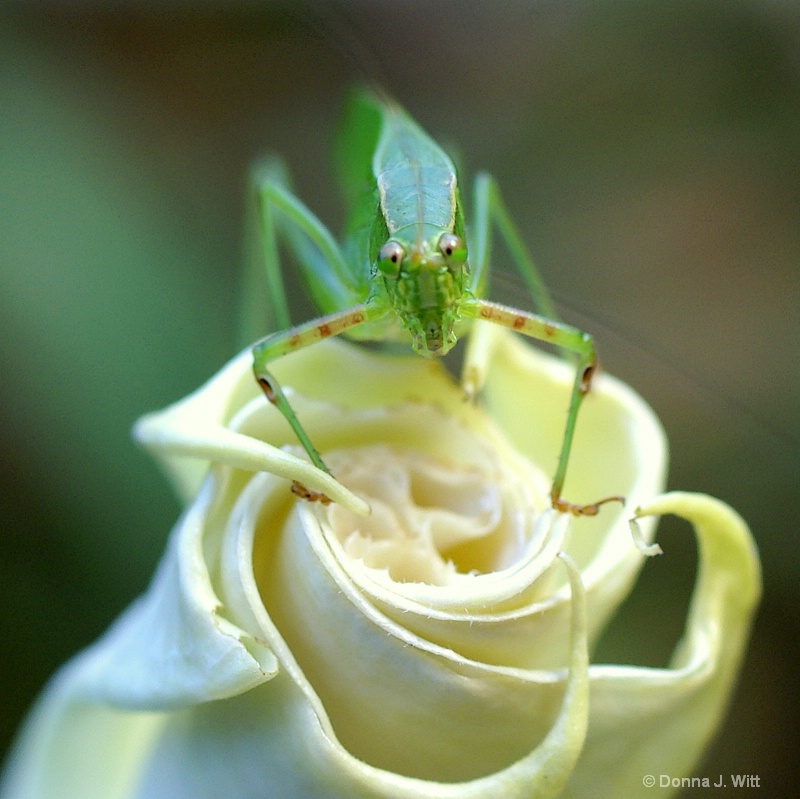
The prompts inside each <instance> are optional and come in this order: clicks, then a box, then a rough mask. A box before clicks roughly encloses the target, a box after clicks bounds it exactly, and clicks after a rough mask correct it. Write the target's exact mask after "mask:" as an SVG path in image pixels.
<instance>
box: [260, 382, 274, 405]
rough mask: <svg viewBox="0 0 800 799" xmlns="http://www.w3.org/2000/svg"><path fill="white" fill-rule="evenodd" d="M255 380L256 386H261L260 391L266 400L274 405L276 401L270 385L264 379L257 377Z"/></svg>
mask: <svg viewBox="0 0 800 799" xmlns="http://www.w3.org/2000/svg"><path fill="white" fill-rule="evenodd" d="M257 380H258V385H260V386H261V390H262V391H263V392H264V395H265V396H266V398H267V399H268V400H269V401H270V402H271V403H272V404H273V405H274V404H275V403H276V402H277V401H278V399H277V396H276V394H275V389H274V388H273V387H272V383H270V382H269V380H267V378H266V377H259V378H257Z"/></svg>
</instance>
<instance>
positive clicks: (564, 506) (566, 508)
mask: <svg viewBox="0 0 800 799" xmlns="http://www.w3.org/2000/svg"><path fill="white" fill-rule="evenodd" d="M550 499H551V500H552V503H553V508H554V509H555V510H557V511H560V512H561V513H571V514H572V515H573V516H597V514H598V513H600V506H601V505H605V504H606V503H607V502H619V503H621V504H622V505H624V504H625V497H606V498H605V499H601V500H599V501H598V502H593V503H591V504H590V505H575V504H573V503H572V502H567V501H566V500H564V499H561V497H559V496H556V495H554V494H551V496H550Z"/></svg>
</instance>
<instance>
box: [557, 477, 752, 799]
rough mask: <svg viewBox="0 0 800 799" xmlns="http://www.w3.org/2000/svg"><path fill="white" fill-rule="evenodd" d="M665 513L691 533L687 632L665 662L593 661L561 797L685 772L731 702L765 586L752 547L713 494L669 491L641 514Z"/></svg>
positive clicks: (622, 790) (629, 793)
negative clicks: (583, 721)
mask: <svg viewBox="0 0 800 799" xmlns="http://www.w3.org/2000/svg"><path fill="white" fill-rule="evenodd" d="M667 513H672V514H675V515H677V516H681V517H683V518H685V519H687V520H688V521H689V522H691V524H692V525H694V528H695V532H696V535H697V543H698V552H699V569H698V576H697V582H696V585H695V590H694V595H693V598H692V602H691V607H690V610H689V617H688V619H687V624H686V629H685V633H684V636H683V638H682V640H681V641H680V643H679V644H678V646H677V647H676V649H675V652H674V654H673V657H672V662H671V665H670V667H669V668H668V669H644V668H635V667H633V666H602V665H598V666H592V667H591V669H590V680H591V723H590V728H589V735H588V738H587V743H586V748H585V750H584V753H583V755H582V757H581V760H580V762H579V764H578V768H577V769H576V771H575V773H574V774H573V776H572V778H571V780H570V782H569V785H568V787H567V791H566V793H565V794H564V795H565V797H575V799H578V798H579V797H580V798H581V799H582V798H583V797H585V796H592V797H596V798H597V799H604V797H608V799H612V798H613V799H616V797H619V796H625V797H629V799H635V797H637V796H641V797H648V796H652V792H653V790H654V789H653V788H650V787H647V786H646V785H645V784H644V783H643V779H644V777H645V776H646V775H653V776H655V778H656V780H658V779H659V777H660V775H662V774H667V775H669V776H670V777H683V776H688V775H690V774H691V773H692V770H693V769H694V768H695V767H696V765H697V763H698V761H699V759H700V757H701V756H702V754H703V750H704V748H705V747H706V745H707V744H708V742H709V740H710V738H711V736H712V735H713V734H714V732H715V731H716V730H717V728H718V727H719V725H720V723H721V720H722V718H723V715H724V713H725V710H726V708H727V704H728V700H729V698H730V693H731V689H732V685H733V682H734V680H735V679H736V675H737V673H738V670H739V665H740V663H741V659H742V655H743V653H744V648H745V645H746V643H747V639H748V635H749V630H750V625H751V622H752V619H753V614H754V612H755V609H756V605H757V604H758V600H759V597H760V595H761V573H760V566H759V559H758V553H757V552H756V548H755V544H754V542H753V539H752V536H751V534H750V531H749V529H748V528H747V525H746V524H745V522H744V521H743V520H742V519H741V517H740V516H739V515H738V514H737V513H736V512H735V511H733V510H732V509H731V508H730V507H728V506H727V505H725V504H724V503H722V502H719V501H718V500H715V499H713V498H711V497H708V496H705V495H701V494H687V493H679V492H674V493H670V494H665V495H664V496H662V497H660V498H659V499H657V500H655V501H653V502H651V503H649V504H648V505H647V506H645V507H643V508H641V509H640V510H639V511H638V512H637V515H638V516H645V515H649V514H667ZM659 795H669V792H667V791H666V790H665V789H659Z"/></svg>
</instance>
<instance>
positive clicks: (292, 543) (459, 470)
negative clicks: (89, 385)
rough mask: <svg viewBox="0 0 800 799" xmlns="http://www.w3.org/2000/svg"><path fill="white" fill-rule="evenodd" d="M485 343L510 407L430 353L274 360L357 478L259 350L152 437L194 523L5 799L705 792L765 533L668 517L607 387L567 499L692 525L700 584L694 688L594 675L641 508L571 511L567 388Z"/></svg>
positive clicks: (657, 451)
mask: <svg viewBox="0 0 800 799" xmlns="http://www.w3.org/2000/svg"><path fill="white" fill-rule="evenodd" d="M487 341H489V339H487ZM487 346H490V347H491V348H492V358H491V359H490V361H489V363H490V368H489V372H488V374H487V383H486V387H485V390H484V396H483V401H484V403H485V406H486V407H487V408H488V409H489V413H486V412H485V411H484V410H482V409H481V408H480V407H477V406H475V405H473V404H471V403H467V402H465V401H464V399H463V394H462V392H461V391H460V389H459V388H458V387H457V386H456V385H455V384H454V383H453V382H452V380H451V379H450V378H449V377H448V376H447V374H446V373H445V372H444V371H443V370H442V369H441V368H439V367H438V366H437V365H436V364H433V363H431V362H428V361H425V360H423V359H420V358H416V357H390V356H386V355H376V354H373V353H368V352H365V351H363V350H361V349H358V348H356V347H354V346H351V345H348V344H344V343H342V342H334V341H329V342H324V343H321V344H319V345H316V346H314V347H311V348H309V349H307V350H304V351H301V352H298V353H296V354H294V355H293V356H292V357H289V358H285V359H283V360H281V361H279V362H277V363H276V364H275V373H276V376H277V377H278V379H279V380H280V381H281V382H282V384H283V386H284V388H285V389H286V391H287V394H288V395H289V396H290V398H291V402H292V404H293V407H295V410H296V411H297V413H298V415H299V417H300V418H301V419H302V421H303V424H304V425H305V426H306V428H307V429H308V430H309V433H310V434H311V436H312V438H313V440H314V441H315V443H316V444H317V446H318V447H319V448H320V449H321V450H322V451H323V452H324V453H325V457H326V460H327V461H328V464H329V466H331V468H332V471H333V472H334V474H335V475H336V476H337V477H338V478H339V479H340V480H341V481H342V483H343V484H344V485H341V484H340V483H339V482H338V481H336V480H333V479H332V478H330V477H328V476H326V475H320V474H319V473H318V472H317V471H316V470H314V469H313V468H312V467H311V466H310V465H309V464H308V463H307V462H306V460H305V459H304V458H303V457H301V456H300V455H299V454H297V449H296V447H295V446H294V441H293V438H292V434H291V430H290V429H289V428H288V425H286V423H285V422H284V420H283V418H282V417H281V416H280V415H279V414H278V412H277V411H276V410H275V409H273V408H271V407H270V406H269V405H268V404H267V403H266V402H265V401H264V399H263V396H262V395H261V394H260V392H259V390H258V388H257V386H256V385H255V382H254V381H253V379H252V374H251V370H250V357H249V353H243V354H242V355H241V356H239V357H238V358H236V359H235V360H234V361H232V362H231V363H230V364H229V365H228V366H226V367H225V368H224V369H223V370H222V371H221V372H220V373H219V374H218V375H217V376H216V377H215V378H213V379H212V380H211V381H209V383H208V384H206V386H204V387H203V388H201V389H200V390H199V391H198V392H196V393H195V394H193V395H191V396H190V397H188V398H187V399H186V400H183V401H182V402H180V403H177V404H176V405H174V406H172V407H171V408H168V409H166V410H165V411H162V412H159V413H156V414H152V415H150V416H148V417H145V418H144V419H143V420H141V421H140V422H139V424H138V425H137V428H136V435H137V437H138V438H139V440H140V441H142V442H143V443H144V444H145V445H146V446H147V447H148V448H150V449H151V450H152V451H153V452H154V453H156V455H157V456H158V457H159V458H160V459H161V460H162V462H163V464H164V465H165V468H166V469H167V471H168V473H169V474H170V475H171V476H172V477H173V480H174V482H175V484H176V487H177V488H178V490H179V492H180V493H181V496H183V497H184V499H185V500H186V502H187V503H188V504H187V508H186V510H185V512H184V514H183V516H182V518H181V520H180V521H179V522H178V524H177V525H176V528H175V530H174V532H173V535H172V538H171V540H170V544H169V546H168V548H167V552H166V554H165V556H164V559H163V561H162V564H161V566H160V567H159V569H158V571H157V573H156V575H155V577H154V579H153V582H152V585H151V586H150V589H149V590H148V592H147V593H146V594H145V595H144V596H143V597H142V598H141V599H140V600H139V601H138V602H136V603H135V604H134V605H133V606H132V607H131V608H130V609H129V610H128V611H127V612H126V613H125V614H123V616H122V617H121V618H120V619H119V620H118V622H117V623H116V624H115V625H114V626H113V627H112V628H111V629H110V630H109V631H108V633H107V634H106V635H105V636H104V638H102V639H101V640H100V641H99V642H98V643H97V644H95V645H94V646H93V647H91V648H90V649H88V650H87V651H85V652H84V653H82V654H81V655H80V656H78V657H77V658H76V659H75V660H73V661H72V662H71V663H70V664H67V666H65V667H64V669H62V671H61V672H60V673H59V674H58V675H57V676H56V677H55V678H54V680H53V682H52V683H51V685H50V686H49V688H48V689H47V690H46V692H45V693H44V695H43V697H42V698H41V700H40V702H39V704H38V706H37V708H36V709H35V710H34V713H33V714H32V716H31V718H30V720H29V722H28V724H27V725H26V727H25V729H24V730H23V733H22V735H21V737H20V740H19V742H18V744H17V747H16V750H15V753H14V755H13V757H12V760H11V762H10V764H9V768H8V770H7V772H6V775H5V781H4V782H3V784H2V788H0V796H2V799H12V797H13V799H44V798H45V797H47V798H48V799H52V797H55V796H58V797H59V798H60V799H78V798H79V797H80V799H101V798H102V799H161V798H162V797H164V798H166V797H170V799H175V798H176V797H177V799H181V797H187V798H188V797H192V799H194V797H200V796H209V797H211V796H225V797H231V798H233V797H235V798H236V799H249V798H250V797H253V799H255V797H259V799H260V798H261V797H264V796H269V797H271V799H272V798H273V797H276V798H277V799H280V798H281V797H310V799H313V797H330V798H332V799H335V797H343V798H344V797H353V796H359V797H375V798H376V799H377V798H378V797H398V798H400V797H404V798H407V799H412V798H416V797H420V798H421V797H442V798H444V797H453V799H455V798H456V797H466V798H467V799H469V797H479V796H492V797H498V799H503V798H504V797H550V796H553V797H555V796H561V795H568V796H592V797H595V796H605V795H607V796H621V795H624V796H635V795H637V791H640V790H642V782H641V780H642V775H643V774H646V773H650V772H653V773H662V772H663V773H670V774H672V775H680V774H683V773H688V772H689V771H690V770H691V768H692V766H693V764H694V763H695V762H696V761H697V758H698V757H699V756H700V754H701V752H702V747H703V746H704V745H705V743H706V742H707V740H708V739H709V737H710V735H711V734H712V733H713V730H714V728H715V726H716V725H717V724H718V722H719V718H720V715H721V713H722V712H723V710H724V707H725V702H726V698H727V695H728V693H729V689H730V685H731V682H732V680H733V679H734V677H735V674H736V669H737V665H738V662H739V659H740V658H741V654H742V650H743V647H744V644H745V641H746V636H747V630H748V625H749V621H750V617H751V614H752V611H753V607H754V605H755V602H756V601H757V596H758V579H759V575H758V566H757V559H756V556H755V553H754V550H753V546H752V541H751V540H750V537H749V533H748V531H747V529H746V527H745V526H744V525H743V523H742V522H741V520H740V519H739V518H738V517H737V516H736V515H735V514H733V513H732V511H730V509H728V508H726V507H725V506H722V505H721V504H720V503H717V502H716V501H714V500H711V499H710V498H707V497H699V496H694V495H688V494H669V495H666V496H664V497H662V498H661V499H659V500H655V501H650V500H652V497H653V496H654V495H655V494H657V493H658V491H659V490H660V486H661V483H662V481H663V475H664V470H665V460H666V455H665V450H666V448H665V444H664V440H663V435H662V433H661V429H660V427H659V425H658V423H657V421H656V420H655V419H654V418H653V416H652V414H651V413H650V411H649V410H648V409H647V408H646V406H645V405H644V404H643V403H642V402H641V400H639V399H638V398H637V397H636V396H635V395H634V394H633V393H632V392H631V391H630V390H629V389H627V388H625V387H624V386H622V385H620V384H619V383H617V382H616V381H613V380H611V379H610V378H602V377H601V379H599V380H598V381H597V383H596V388H595V390H594V391H593V393H592V394H591V395H590V396H589V398H588V399H587V402H586V403H585V406H584V410H583V411H582V418H581V420H580V424H579V428H578V434H577V437H576V443H575V451H574V454H573V458H572V461H571V464H570V475H569V480H568V483H567V492H568V493H569V494H570V498H572V492H574V496H575V498H576V499H577V500H578V501H583V500H587V501H590V500H593V499H597V498H599V497H602V496H605V495H607V494H611V493H615V494H616V493H624V494H626V495H627V496H628V497H629V499H630V500H631V501H632V502H633V503H635V504H636V503H638V504H642V505H643V509H642V510H641V511H640V512H638V514H637V515H638V516H639V517H640V518H641V522H640V524H641V529H642V536H643V539H644V540H645V541H646V542H649V541H652V537H653V529H654V527H653V523H654V520H653V518H652V516H653V515H655V514H661V513H677V514H678V515H683V516H685V517H686V518H687V519H689V520H690V521H691V522H692V523H693V524H695V525H696V527H697V530H698V538H699V541H700V547H699V550H700V556H701V568H700V571H699V576H698V583H697V588H696V592H695V600H694V602H693V605H692V609H691V612H690V617H689V621H688V625H687V632H686V636H685V637H684V640H683V642H682V643H681V645H680V646H679V648H678V651H677V652H676V655H675V657H674V659H673V663H672V665H671V666H670V668H668V669H663V670H658V669H641V668H637V667H635V666H627V665H625V666H603V665H591V666H589V664H588V652H589V651H590V648H591V645H592V643H593V642H594V641H596V640H597V639H598V637H599V636H600V634H601V633H602V629H603V627H604V625H605V623H606V621H607V620H608V619H609V617H610V616H611V614H612V613H613V612H614V610H615V609H616V607H617V605H618V604H619V602H620V601H621V600H622V599H623V598H624V596H625V595H626V593H627V592H628V589H629V588H630V585H631V584H632V582H633V580H634V579H635V578H636V574H637V572H638V570H639V568H640V566H641V563H642V562H643V557H642V555H641V553H640V552H639V550H638V549H637V548H636V546H634V543H633V541H632V539H631V536H630V532H629V526H628V517H629V516H630V513H629V512H627V511H625V510H624V509H622V508H618V507H615V506H610V505H609V506H606V507H604V509H603V512H602V513H601V514H600V516H599V517H596V518H594V519H580V520H577V521H574V522H572V521H571V520H570V518H569V517H567V516H563V515H559V514H554V513H553V512H552V511H551V510H550V509H549V502H548V489H549V469H550V464H553V463H555V457H556V454H557V451H558V445H559V443H560V441H559V436H560V431H561V430H562V429H563V417H564V412H565V408H566V400H565V398H566V394H567V393H568V388H569V384H570V382H571V378H572V375H571V374H570V369H569V367H568V366H566V365H564V364H562V363H561V362H559V361H557V360H555V359H552V358H549V357H548V356H543V355H541V354H539V353H536V352H535V351H533V350H531V349H530V348H528V347H527V346H524V345H521V344H520V343H518V342H517V341H516V339H514V338H513V337H511V336H510V335H506V334H501V335H498V336H496V337H493V338H492V339H491V341H489V343H488V345H487ZM287 479H288V480H300V481H301V482H303V483H305V484H307V485H308V486H310V487H313V488H315V489H319V490H322V491H324V492H325V493H327V494H328V495H329V496H331V497H332V498H334V499H335V500H336V504H332V505H329V506H322V505H320V504H312V503H305V502H298V501H297V500H296V499H295V498H294V497H293V495H292V494H291V493H290V492H289V490H288V482H287ZM345 486H346V487H345ZM648 503H649V504H648ZM368 508H369V509H371V514H370V515H366V511H367V509H368ZM560 553H569V554H560ZM587 730H588V732H587Z"/></svg>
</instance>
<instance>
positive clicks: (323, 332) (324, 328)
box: [317, 324, 331, 338]
mask: <svg viewBox="0 0 800 799" xmlns="http://www.w3.org/2000/svg"><path fill="white" fill-rule="evenodd" d="M317 330H318V331H319V336H320V338H328V336H330V334H331V326H330V325H328V324H322V325H317Z"/></svg>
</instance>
